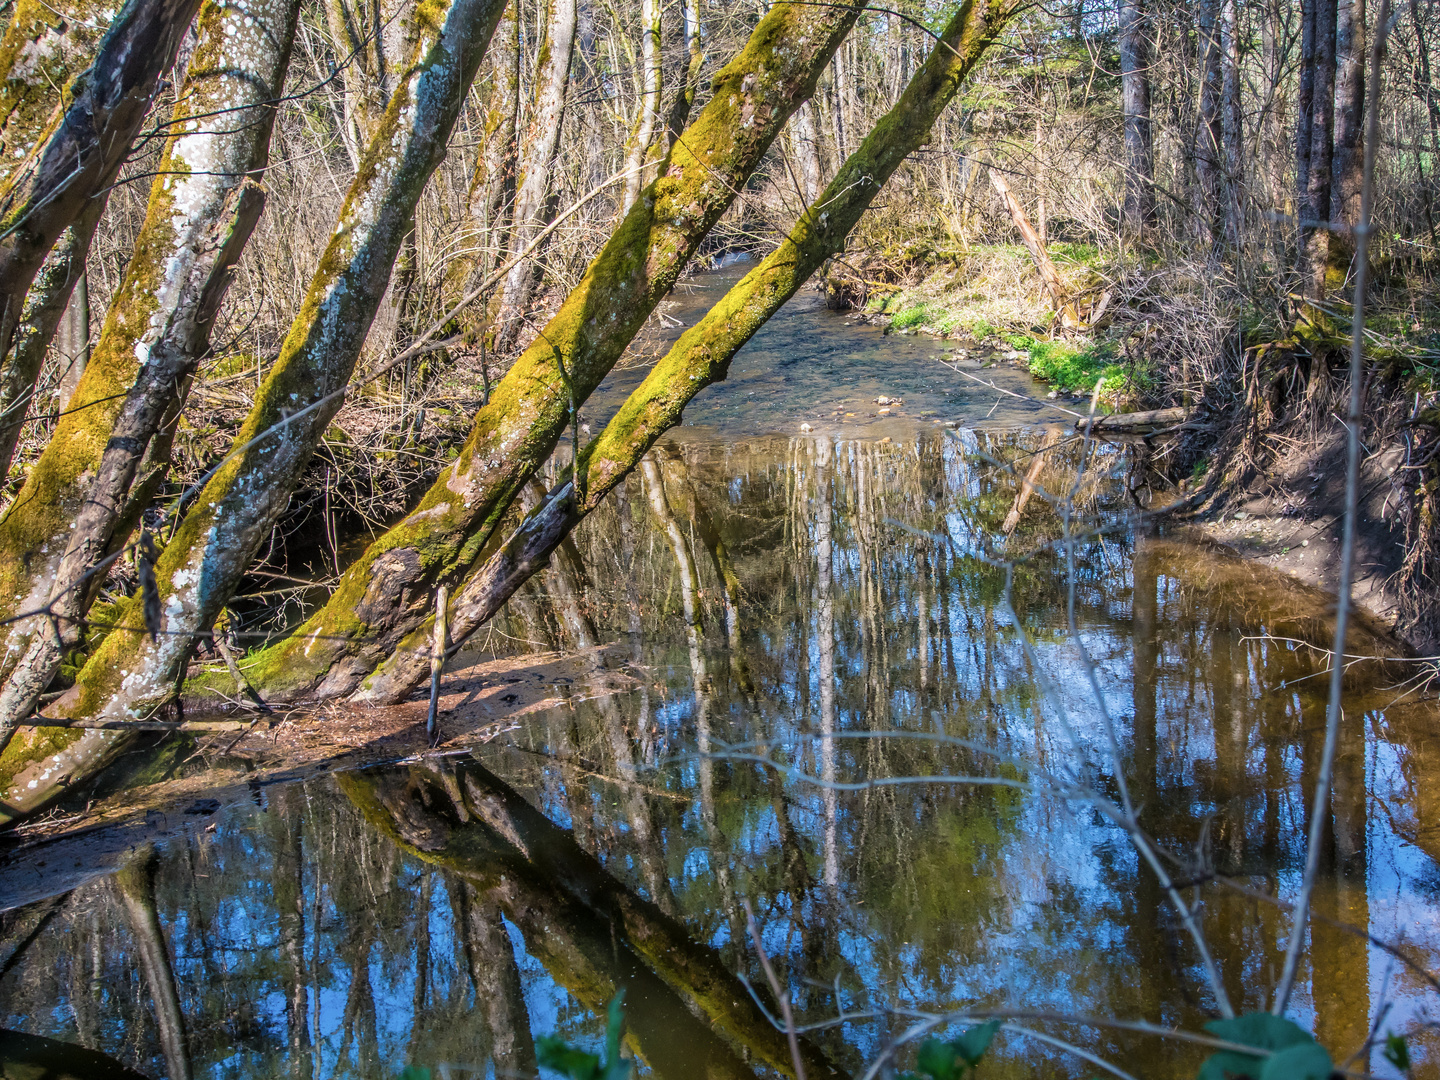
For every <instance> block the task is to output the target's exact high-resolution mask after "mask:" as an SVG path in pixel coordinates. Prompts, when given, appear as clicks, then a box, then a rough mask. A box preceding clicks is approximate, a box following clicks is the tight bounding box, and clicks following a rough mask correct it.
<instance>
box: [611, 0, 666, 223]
mask: <svg viewBox="0 0 1440 1080" xmlns="http://www.w3.org/2000/svg"><path fill="white" fill-rule="evenodd" d="M662 10H663V8H662V6H661V3H660V0H641V2H640V69H641V78H642V80H643V83H644V85H643V86H642V87H641V91H640V115H639V116H638V117H637V118H636V121H635V132H634V134H633V136H632V137H631V142H630V150H629V152H628V153H627V154H626V155H625V168H626V169H627V170H628V171H629V173H630V175H629V176H627V177H626V178H625V192H624V194H623V195H622V196H621V199H620V216H621V217H624V216H625V215H626V214H628V213H629V212H630V207H632V206H634V205H635V200H636V199H637V198H639V196H640V189H641V188H642V187H644V186H645V185H644V183H643V178H642V174H643V172H644V165H645V161H646V158H647V157H648V155H649V153H650V140H651V139H653V138H654V137H655V127H656V123H657V120H658V117H659V115H660V94H661V91H662V87H661V77H662V74H661V66H660V29H661V27H660V17H661V11H662Z"/></svg>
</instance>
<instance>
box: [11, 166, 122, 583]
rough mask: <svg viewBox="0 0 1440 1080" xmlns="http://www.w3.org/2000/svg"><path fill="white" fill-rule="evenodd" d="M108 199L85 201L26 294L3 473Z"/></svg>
mask: <svg viewBox="0 0 1440 1080" xmlns="http://www.w3.org/2000/svg"><path fill="white" fill-rule="evenodd" d="M106 201H107V200H106V198H105V197H104V196H103V195H101V196H96V197H95V198H93V199H91V200H90V201H89V202H88V203H86V204H85V209H84V210H83V211H81V213H80V216H79V217H78V218H76V219H75V222H74V224H72V225H71V226H70V227H69V228H68V229H66V230H65V231H64V232H63V233H62V234H61V235H60V242H59V243H57V244H56V245H55V247H54V248H53V249H52V250H51V252H50V254H49V255H48V256H46V259H45V262H44V264H43V265H42V266H41V267H40V272H39V273H38V274H36V275H35V283H34V284H33V285H31V286H30V292H29V293H28V294H27V295H26V297H25V307H24V308H23V309H22V311H21V313H20V327H19V329H18V330H17V331H16V333H15V348H14V351H13V352H12V354H11V356H10V362H9V363H8V364H6V365H5V368H4V370H3V371H0V477H5V476H8V475H9V474H10V463H11V462H12V461H13V460H14V457H15V447H16V446H17V445H18V444H19V442H20V432H21V430H22V429H23V428H24V426H25V418H26V417H27V416H28V415H29V414H30V413H31V411H32V408H33V406H34V401H33V398H34V395H35V383H36V381H37V380H38V379H39V378H40V370H41V368H42V367H44V365H45V353H46V351H47V350H49V348H50V343H51V342H52V341H53V340H54V339H55V333H56V331H57V330H58V329H59V327H60V320H61V318H62V317H63V316H64V315H65V312H66V308H67V307H68V306H69V304H70V297H71V295H72V294H73V293H74V292H75V285H76V283H77V282H78V281H79V280H80V277H81V275H82V274H84V272H85V259H86V257H87V256H88V255H89V253H90V242H91V240H93V239H94V238H95V227H96V226H97V225H98V224H99V223H100V215H101V214H103V213H104V212H105V203H106ZM0 558H3V555H0Z"/></svg>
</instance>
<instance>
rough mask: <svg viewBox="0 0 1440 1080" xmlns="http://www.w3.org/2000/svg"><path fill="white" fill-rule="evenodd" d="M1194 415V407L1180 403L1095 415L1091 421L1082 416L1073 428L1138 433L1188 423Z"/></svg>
mask: <svg viewBox="0 0 1440 1080" xmlns="http://www.w3.org/2000/svg"><path fill="white" fill-rule="evenodd" d="M1195 415H1196V412H1195V409H1193V408H1191V407H1189V406H1183V405H1182V406H1177V407H1175V408H1173V409H1151V410H1149V411H1148V412H1132V413H1110V414H1109V415H1106V416H1097V417H1095V418H1094V420H1093V421H1092V420H1091V418H1090V417H1088V416H1082V417H1081V418H1080V419H1079V420H1076V421H1075V430H1076V431H1087V430H1088V431H1093V432H1095V433H1096V434H1100V433H1102V432H1111V433H1113V434H1117V435H1118V434H1137V435H1139V434H1145V433H1147V432H1153V431H1156V430H1159V429H1161V428H1171V427H1176V426H1178V425H1181V424H1188V423H1189V422H1190V421H1191V420H1192V419H1193V418H1194V417H1195Z"/></svg>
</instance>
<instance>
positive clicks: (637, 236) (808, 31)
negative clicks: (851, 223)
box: [248, 0, 861, 697]
mask: <svg viewBox="0 0 1440 1080" xmlns="http://www.w3.org/2000/svg"><path fill="white" fill-rule="evenodd" d="M860 6H861V5H860V2H859V0H850V2H847V4H845V5H844V6H826V7H812V6H808V5H798V4H797V5H794V6H791V5H786V4H779V5H776V6H775V7H774V8H772V9H771V12H770V14H768V15H767V16H766V17H765V18H764V19H762V20H761V22H760V25H759V26H757V27H756V29H755V32H754V34H753V35H752V36H751V39H750V42H749V44H747V46H746V47H745V49H744V50H743V51H742V52H741V53H740V55H739V56H737V57H736V58H735V59H734V60H732V61H731V62H730V63H729V64H728V65H727V66H726V67H725V68H724V69H723V70H722V71H721V72H720V73H719V74H718V75H717V76H716V87H715V93H714V96H713V97H712V99H711V101H710V103H709V104H708V105H706V107H705V108H704V109H703V110H702V111H701V113H700V115H699V116H698V117H697V118H696V120H695V123H693V124H692V125H691V126H690V127H689V128H688V129H687V134H686V136H685V137H684V138H682V139H680V140H678V141H677V142H676V143H675V146H674V149H673V151H672V152H671V154H670V156H669V158H668V159H666V161H665V162H664V163H662V167H661V168H660V170H659V175H658V176H657V178H656V179H655V180H654V181H653V182H652V183H651V185H650V187H649V188H648V189H647V191H648V194H647V195H646V197H644V198H641V199H640V200H639V201H637V202H636V204H635V206H634V207H632V208H631V210H630V213H629V214H628V215H627V216H626V218H625V220H624V221H623V222H621V224H620V225H619V227H618V228H617V229H616V231H615V233H614V234H613V235H612V236H611V238H610V240H609V241H608V242H607V243H606V245H605V247H604V248H603V249H602V251H601V252H600V254H599V255H598V256H597V257H596V259H595V260H594V262H592V263H591V265H590V268H589V269H588V270H587V271H586V274H585V277H584V278H583V279H582V280H581V282H580V284H579V285H578V286H577V287H576V288H575V290H574V291H573V292H571V294H570V295H569V296H568V297H567V298H566V299H565V302H564V303H563V304H562V305H561V307H560V310H559V312H558V313H557V314H556V315H555V317H554V318H553V319H552V320H551V321H550V323H549V325H548V326H547V327H546V329H545V332H544V334H543V335H542V336H541V337H540V338H537V339H536V341H535V342H533V343H532V344H531V345H530V346H529V348H527V349H526V351H525V352H524V353H523V354H522V355H521V356H520V357H519V359H517V361H516V362H515V365H514V366H513V367H512V368H511V369H510V372H509V373H508V374H507V375H506V376H505V378H504V380H502V382H501V383H500V384H499V385H498V386H496V387H495V390H494V393H493V394H492V395H491V397H490V400H489V402H488V403H487V404H486V405H485V407H484V408H482V409H481V410H480V412H479V413H478V414H477V415H476V418H475V422H474V424H473V426H472V428H471V433H470V437H469V439H468V440H467V442H466V444H465V446H464V448H463V449H462V450H461V452H460V456H459V457H458V458H457V460H456V461H455V462H454V463H453V464H452V465H451V466H450V467H449V468H448V469H446V470H445V471H444V472H443V473H441V475H440V477H439V478H438V479H437V480H436V482H435V483H434V485H433V486H432V487H431V488H430V491H429V492H427V493H426V495H425V497H424V498H423V499H421V501H420V504H419V505H418V506H417V507H416V509H415V510H414V511H413V512H412V513H411V514H410V515H409V516H407V517H406V518H405V519H404V520H403V521H401V522H400V523H399V524H397V525H396V526H394V527H393V528H391V529H390V530H389V531H388V532H386V533H385V534H384V535H383V536H381V537H380V538H379V539H378V540H376V541H375V542H374V543H373V544H371V545H370V547H369V548H368V549H366V551H365V552H364V554H362V555H361V556H360V558H359V559H357V560H356V561H355V563H354V564H353V565H352V566H351V567H350V568H349V569H348V570H347V571H346V572H345V574H344V575H343V577H342V578H341V581H340V583H339V585H338V587H337V589H336V591H335V593H334V594H333V595H332V596H331V598H330V600H329V601H327V603H326V604H325V606H324V607H323V608H322V609H321V610H320V611H318V612H317V613H316V614H315V615H314V616H312V617H311V618H310V619H309V620H307V621H306V623H305V625H304V626H302V627H300V628H299V629H298V630H297V631H296V632H295V633H294V634H293V635H292V636H291V637H290V638H288V639H286V640H285V641H283V642H280V643H278V644H277V645H275V646H272V647H271V648H269V649H267V650H265V651H264V652H263V653H262V654H260V655H259V656H257V657H255V658H253V662H252V664H251V665H250V666H249V669H248V670H249V672H250V674H251V676H252V678H254V679H255V680H256V685H257V687H259V688H261V689H262V692H272V693H274V692H278V693H280V694H283V695H285V696H289V697H295V696H299V695H301V694H305V693H309V692H314V693H316V694H318V695H319V696H323V697H331V696H337V695H344V694H348V693H350V692H351V691H353V690H354V689H355V688H356V687H357V686H358V684H359V682H360V680H361V679H363V678H364V677H365V676H366V675H368V674H369V673H370V672H371V671H372V670H373V669H374V667H375V665H376V664H378V663H379V662H380V661H381V660H382V659H383V658H384V657H385V656H386V655H387V654H388V653H389V652H390V651H391V650H392V649H393V648H394V647H395V644H396V643H397V642H398V641H400V640H401V639H402V638H404V637H405V635H407V634H409V633H410V632H411V631H412V630H414V629H415V627H417V626H418V625H420V624H421V623H422V622H423V621H424V620H425V619H426V618H427V617H428V616H429V613H430V602H431V597H433V596H434V587H435V585H436V584H438V583H439V582H441V581H447V582H458V580H459V578H460V576H461V575H462V574H463V573H464V572H465V571H466V569H467V568H468V567H470V565H471V564H472V563H473V562H474V560H475V559H476V558H477V556H478V554H479V552H480V551H481V550H482V549H483V548H484V546H485V544H486V542H487V540H488V538H489V537H490V535H491V533H492V532H493V530H494V529H496V528H497V527H498V525H499V523H500V521H501V519H502V517H503V515H504V513H505V510H506V508H507V507H508V506H509V504H510V500H511V499H512V498H513V497H514V494H515V492H516V491H517V490H518V489H519V488H520V486H521V485H522V484H523V483H524V481H525V480H526V479H528V477H529V476H530V475H531V474H532V473H533V471H534V470H535V469H536V468H538V467H539V466H540V465H541V464H542V463H543V462H544V461H545V460H546V459H548V458H549V456H550V453H551V451H552V450H553V449H554V447H555V444H556V442H557V441H558V440H559V438H560V436H561V434H562V432H564V430H565V428H566V426H567V425H568V423H569V421H570V404H571V401H572V389H573V392H574V393H573V400H574V401H575V403H576V404H579V403H581V402H583V401H584V400H585V398H586V397H588V395H589V394H590V392H591V390H593V389H594V387H595V386H597V385H599V383H600V381H601V380H602V379H603V378H604V377H605V375H606V374H607V373H608V372H609V371H610V368H611V366H612V365H613V364H614V363H615V361H616V360H618V359H619V358H620V356H621V354H622V353H623V352H624V350H625V348H626V347H627V346H628V345H629V343H630V341H631V339H632V338H633V337H634V335H635V334H636V333H637V332H638V331H639V329H640V327H642V326H643V325H644V323H645V321H646V320H647V319H648V318H649V317H650V313H651V312H652V311H653V310H654V309H655V306H656V305H657V304H658V303H659V302H660V300H661V299H662V298H663V297H664V296H666V295H667V294H668V293H669V291H670V289H671V288H672V287H673V285H674V283H675V281H676V280H677V279H678V278H679V275H680V271H681V269H682V268H683V267H684V266H685V264H686V262H687V261H688V260H689V258H690V256H691V255H692V254H693V253H694V251H695V249H696V247H697V246H698V245H699V243H700V240H701V239H702V238H703V237H704V236H705V234H706V233H707V232H709V230H710V228H711V226H712V225H713V224H714V223H715V222H716V221H717V220H718V219H719V217H720V215H721V214H722V213H723V212H724V211H725V209H726V208H727V207H728V206H729V205H730V204H731V202H732V201H733V199H734V197H735V192H736V191H737V190H738V189H739V188H741V187H742V186H743V185H744V182H745V178H746V177H748V176H749V175H750V173H751V171H752V170H753V169H754V168H755V166H756V165H757V164H758V163H759V161H760V159H761V158H762V157H763V155H764V153H765V151H766V150H767V149H768V148H769V146H770V144H771V142H772V140H773V139H774V138H775V135H776V134H777V133H778V131H779V129H780V128H781V126H782V125H783V124H784V122H785V121H786V119H788V117H789V115H790V113H791V112H792V111H793V110H794V109H795V108H796V106H797V105H798V103H799V102H800V101H803V100H804V99H805V98H806V97H808V96H809V95H810V94H812V93H813V92H814V86H815V79H816V77H817V75H818V73H819V72H820V71H821V70H822V69H823V67H824V65H825V64H826V63H828V62H829V58H830V55H831V53H832V52H833V50H834V49H835V48H836V46H837V44H838V42H839V40H840V39H841V38H842V37H843V36H844V35H845V33H847V32H848V30H849V29H850V26H851V25H852V24H853V22H854V20H855V19H856V17H857V16H858V13H859V10H860ZM567 382H568V386H567Z"/></svg>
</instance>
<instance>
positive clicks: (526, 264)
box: [495, 0, 579, 353]
mask: <svg viewBox="0 0 1440 1080" xmlns="http://www.w3.org/2000/svg"><path fill="white" fill-rule="evenodd" d="M578 10H579V7H578V3H577V0H550V23H549V26H548V28H547V30H546V33H545V42H544V45H543V46H542V47H541V49H540V58H539V63H538V64H537V67H539V68H540V70H542V71H543V72H544V73H545V81H544V84H543V85H542V86H541V88H540V94H539V97H538V99H537V101H536V103H535V113H534V116H533V117H532V118H531V122H530V131H529V135H528V137H527V138H526V140H525V146H524V150H523V152H522V154H521V170H520V171H521V180H520V190H519V191H518V192H517V193H516V195H515V231H514V240H513V242H512V244H511V248H510V250H511V252H512V253H518V252H521V251H524V250H525V249H526V248H527V247H528V246H529V245H530V244H531V242H532V241H533V240H534V239H535V237H536V235H537V234H538V233H539V232H540V231H541V230H542V229H544V228H545V225H546V221H545V215H546V207H547V205H548V202H549V193H550V178H551V176H552V174H553V173H554V171H555V159H556V157H557V155H558V154H559V152H560V128H561V124H562V121H563V120H564V118H565V99H566V97H567V96H568V95H569V91H570V60H571V57H572V56H573V55H574V53H575V30H576V26H577V25H578ZM538 281H539V272H538V270H537V268H536V259H535V256H534V255H532V256H531V257H530V258H526V259H521V260H520V261H519V262H518V263H516V264H515V266H514V267H513V268H511V270H510V273H509V274H507V275H506V277H505V288H504V292H503V294H502V298H501V302H500V313H499V316H498V320H499V323H498V325H497V327H496V330H495V348H496V351H498V352H501V353H508V352H509V351H510V350H511V349H513V348H514V347H515V343H516V342H517V341H518V340H519V335H520V330H521V328H522V326H523V325H524V319H525V316H526V314H527V311H526V309H527V308H528V307H529V306H530V300H531V297H533V296H534V294H535V286H536V284H537V283H538Z"/></svg>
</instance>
